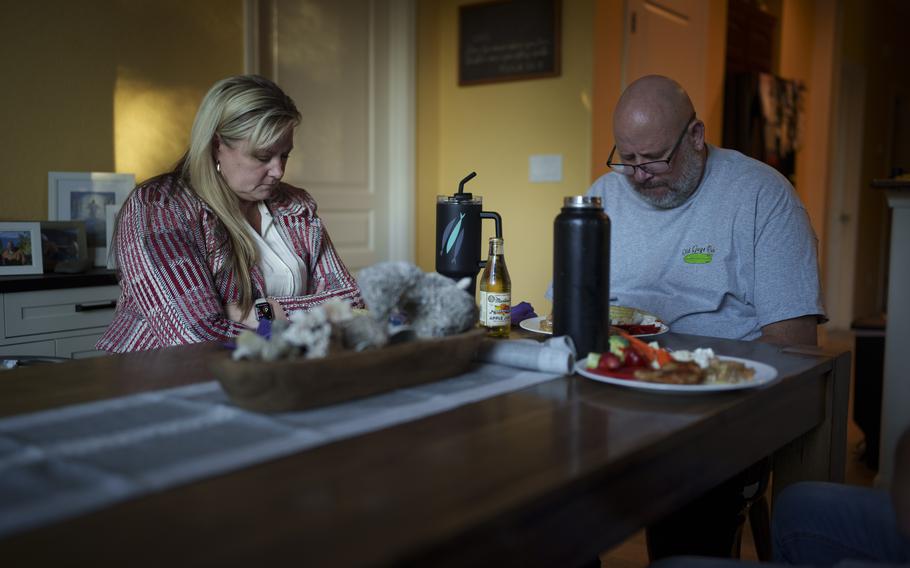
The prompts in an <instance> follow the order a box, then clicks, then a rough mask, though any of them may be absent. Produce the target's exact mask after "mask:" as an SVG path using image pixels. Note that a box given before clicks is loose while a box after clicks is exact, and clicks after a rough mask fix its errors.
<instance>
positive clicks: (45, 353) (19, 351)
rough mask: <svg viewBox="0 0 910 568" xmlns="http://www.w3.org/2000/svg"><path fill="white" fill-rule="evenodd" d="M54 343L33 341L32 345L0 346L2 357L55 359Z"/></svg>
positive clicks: (0, 355)
mask: <svg viewBox="0 0 910 568" xmlns="http://www.w3.org/2000/svg"><path fill="white" fill-rule="evenodd" d="M55 356H56V350H55V349H54V342H53V341H50V340H48V341H32V342H31V343H16V344H14V345H0V357H13V358H15V357H55Z"/></svg>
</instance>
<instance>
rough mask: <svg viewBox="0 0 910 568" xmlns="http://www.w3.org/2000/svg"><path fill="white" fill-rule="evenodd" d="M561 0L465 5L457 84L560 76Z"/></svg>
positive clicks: (460, 24) (501, 0) (499, 0)
mask: <svg viewBox="0 0 910 568" xmlns="http://www.w3.org/2000/svg"><path fill="white" fill-rule="evenodd" d="M561 14H562V4H561V0H497V1H495V2H483V3H480V4H465V5H463V6H461V7H460V8H459V18H458V84H459V85H462V86H466V85H479V84H484V83H493V82H499V81H518V80H523V79H539V78H544V77H558V76H559V74H560V43H561V42H560V31H561Z"/></svg>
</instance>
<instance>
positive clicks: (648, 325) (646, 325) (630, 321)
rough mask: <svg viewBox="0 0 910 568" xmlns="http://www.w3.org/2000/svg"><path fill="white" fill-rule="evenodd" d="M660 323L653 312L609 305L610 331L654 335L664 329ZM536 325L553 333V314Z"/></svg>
mask: <svg viewBox="0 0 910 568" xmlns="http://www.w3.org/2000/svg"><path fill="white" fill-rule="evenodd" d="M662 324H663V322H661V321H660V318H658V317H657V316H655V315H653V314H649V313H647V312H643V311H641V310H637V309H635V308H627V307H624V306H610V328H611V333H615V330H616V329H621V330H623V331H625V332H627V333H629V334H631V335H655V334H658V333H660V332H661V331H663V330H664V329H665V328H664V327H663V325H662ZM538 326H539V328H540V331H544V332H548V333H553V314H552V313H551V314H550V315H548V316H547V317H544V318H540V320H538ZM614 328H615V329H614Z"/></svg>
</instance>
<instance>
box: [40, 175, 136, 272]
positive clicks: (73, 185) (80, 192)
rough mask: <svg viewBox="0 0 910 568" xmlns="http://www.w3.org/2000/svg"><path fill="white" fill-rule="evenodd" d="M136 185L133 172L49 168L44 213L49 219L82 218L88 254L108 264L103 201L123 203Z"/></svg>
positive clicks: (97, 264) (100, 264)
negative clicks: (61, 170) (50, 170)
mask: <svg viewBox="0 0 910 568" xmlns="http://www.w3.org/2000/svg"><path fill="white" fill-rule="evenodd" d="M135 186H136V176H135V175H133V174H116V173H107V172H48V175H47V216H48V219H50V220H51V221H83V222H84V223H85V236H86V245H87V246H88V249H89V255H90V256H89V258H91V259H93V264H94V265H95V266H101V267H106V266H107V256H108V255H107V247H108V242H107V238H108V235H107V221H106V218H105V206H106V205H122V204H123V202H124V201H125V200H126V198H127V196H128V195H129V193H130V191H132V190H133V188H134V187H135Z"/></svg>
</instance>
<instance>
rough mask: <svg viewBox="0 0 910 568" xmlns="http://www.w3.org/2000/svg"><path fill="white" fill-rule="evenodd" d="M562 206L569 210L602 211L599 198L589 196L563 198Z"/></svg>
mask: <svg viewBox="0 0 910 568" xmlns="http://www.w3.org/2000/svg"><path fill="white" fill-rule="evenodd" d="M562 206H563V207H567V208H570V209H603V205H602V203H601V200H600V198H599V197H594V196H589V195H570V196H568V197H563V199H562Z"/></svg>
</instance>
